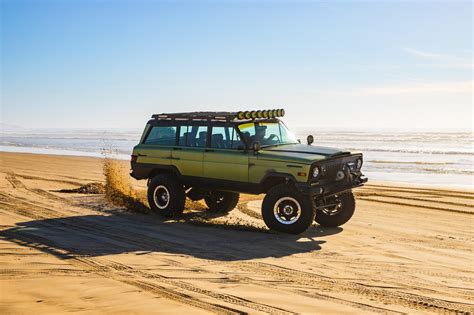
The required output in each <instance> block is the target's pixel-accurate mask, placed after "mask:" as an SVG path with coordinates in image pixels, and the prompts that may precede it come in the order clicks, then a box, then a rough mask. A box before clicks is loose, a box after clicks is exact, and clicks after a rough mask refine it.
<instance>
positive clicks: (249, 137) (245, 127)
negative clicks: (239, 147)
mask: <svg viewBox="0 0 474 315" xmlns="http://www.w3.org/2000/svg"><path fill="white" fill-rule="evenodd" d="M239 130H240V132H241V133H242V137H243V138H245V140H246V141H247V143H248V144H249V145H253V142H254V140H255V123H246V124H242V125H239Z"/></svg>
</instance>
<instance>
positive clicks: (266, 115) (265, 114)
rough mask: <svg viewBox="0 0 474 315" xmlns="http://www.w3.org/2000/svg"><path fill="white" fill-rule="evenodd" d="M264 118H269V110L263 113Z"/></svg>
mask: <svg viewBox="0 0 474 315" xmlns="http://www.w3.org/2000/svg"><path fill="white" fill-rule="evenodd" d="M263 117H264V118H268V110H264V111H263Z"/></svg>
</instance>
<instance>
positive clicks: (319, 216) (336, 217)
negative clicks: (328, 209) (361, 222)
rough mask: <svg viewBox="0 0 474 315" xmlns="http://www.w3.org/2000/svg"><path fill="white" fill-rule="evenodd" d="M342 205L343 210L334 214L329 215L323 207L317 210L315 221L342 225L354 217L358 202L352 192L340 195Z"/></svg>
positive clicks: (333, 225) (328, 224) (331, 225)
mask: <svg viewBox="0 0 474 315" xmlns="http://www.w3.org/2000/svg"><path fill="white" fill-rule="evenodd" d="M339 198H340V200H341V202H342V205H341V210H340V211H339V212H337V213H336V214H333V215H328V214H327V213H325V212H324V211H323V209H318V210H317V211H316V218H315V221H316V222H317V223H319V225H321V226H325V227H336V226H341V225H343V224H344V223H346V222H347V221H349V220H350V219H351V218H352V215H353V214H354V211H355V207H356V202H355V198H354V194H352V192H346V193H343V194H341V196H340V197H339Z"/></svg>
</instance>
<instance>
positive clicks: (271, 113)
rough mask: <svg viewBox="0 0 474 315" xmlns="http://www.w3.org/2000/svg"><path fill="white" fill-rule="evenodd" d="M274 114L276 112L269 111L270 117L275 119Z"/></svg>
mask: <svg viewBox="0 0 474 315" xmlns="http://www.w3.org/2000/svg"><path fill="white" fill-rule="evenodd" d="M273 114H274V112H273V111H272V110H269V111H268V117H270V118H274V117H275V116H274V115H273Z"/></svg>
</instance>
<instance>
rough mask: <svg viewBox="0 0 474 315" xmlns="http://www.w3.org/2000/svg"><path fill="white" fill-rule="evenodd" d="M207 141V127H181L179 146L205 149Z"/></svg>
mask: <svg viewBox="0 0 474 315" xmlns="http://www.w3.org/2000/svg"><path fill="white" fill-rule="evenodd" d="M206 140H207V126H181V127H180V131H179V141H178V145H179V146H183V147H197V148H204V147H205V146H206Z"/></svg>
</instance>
